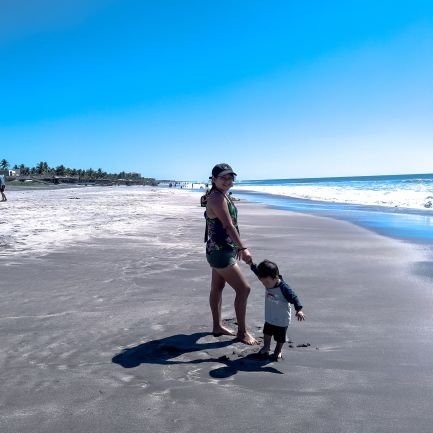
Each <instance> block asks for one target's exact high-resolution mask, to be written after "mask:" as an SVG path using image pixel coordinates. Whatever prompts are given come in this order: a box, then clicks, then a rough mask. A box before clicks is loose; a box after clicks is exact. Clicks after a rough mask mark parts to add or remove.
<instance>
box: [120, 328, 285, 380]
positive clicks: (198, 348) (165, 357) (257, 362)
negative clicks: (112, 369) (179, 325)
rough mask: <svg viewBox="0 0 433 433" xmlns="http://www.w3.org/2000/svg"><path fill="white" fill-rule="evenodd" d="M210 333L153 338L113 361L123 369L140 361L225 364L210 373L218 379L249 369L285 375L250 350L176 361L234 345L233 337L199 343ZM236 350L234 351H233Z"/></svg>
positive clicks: (124, 351)
mask: <svg viewBox="0 0 433 433" xmlns="http://www.w3.org/2000/svg"><path fill="white" fill-rule="evenodd" d="M209 335H211V334H209V333H208V332H197V333H194V334H190V335H187V334H177V335H173V336H171V337H166V338H161V339H160V340H152V341H149V342H146V343H143V344H140V345H138V346H135V347H131V348H128V349H124V350H123V351H122V352H121V353H119V354H118V355H116V356H114V357H113V359H112V362H114V363H115V364H119V365H121V366H122V367H124V368H134V367H138V366H139V365H140V364H161V365H173V364H202V363H216V362H217V363H220V364H224V365H225V366H224V367H220V368H217V369H214V370H211V371H210V372H209V375H210V376H212V377H214V378H216V379H223V378H227V377H230V376H233V375H234V374H236V373H238V372H239V371H246V372H268V373H277V374H283V373H282V372H281V371H279V370H277V369H275V368H273V367H266V365H267V364H269V362H270V360H269V359H260V358H259V357H258V356H257V355H256V354H255V353H249V354H247V355H245V356H242V354H237V355H236V357H237V359H231V358H230V357H229V356H227V355H224V356H220V357H218V358H212V357H209V358H206V359H203V358H199V359H191V360H189V361H181V360H176V359H175V358H177V357H178V356H180V355H184V354H186V353H191V352H205V353H208V352H207V351H208V350H210V349H217V348H221V347H227V346H230V345H232V344H233V342H235V341H237V340H236V339H234V340H224V341H215V342H210V343H199V342H198V340H199V339H200V338H202V337H206V336H209ZM233 353H235V352H233Z"/></svg>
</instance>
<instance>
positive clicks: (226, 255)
mask: <svg viewBox="0 0 433 433" xmlns="http://www.w3.org/2000/svg"><path fill="white" fill-rule="evenodd" d="M235 176H236V173H235V172H234V171H233V170H232V168H231V167H230V166H229V165H228V164H217V165H216V166H215V167H214V168H213V169H212V188H211V190H210V191H209V193H208V196H207V204H206V212H205V218H206V235H205V241H206V258H207V261H208V262H209V264H210V266H211V268H212V282H211V291H210V297H209V303H210V308H211V311H212V318H213V334H214V335H215V336H220V335H235V334H234V332H233V331H231V330H230V329H228V328H226V327H225V326H223V324H222V320H221V303H222V291H223V289H224V286H225V284H226V282H227V283H228V284H229V285H230V286H232V287H233V289H234V290H235V292H236V297H235V312H236V318H237V322H238V333H237V337H238V338H239V340H240V341H242V342H243V343H245V344H250V345H252V344H257V341H256V340H255V338H254V337H253V336H252V335H251V334H250V333H249V332H248V331H247V328H246V323H245V315H246V309H247V299H248V295H249V293H250V290H251V289H250V286H249V284H248V282H247V280H246V279H245V277H244V276H243V274H242V272H241V270H240V268H239V265H238V264H237V263H236V259H240V260H243V261H244V262H245V263H248V264H249V263H251V262H252V257H251V254H250V252H249V251H248V248H247V247H246V246H245V244H244V243H243V242H242V240H241V238H240V235H239V229H238V226H237V210H236V206H235V205H234V203H233V202H232V200H231V199H230V197H229V196H228V194H227V192H228V190H229V189H230V188H231V187H232V186H233V181H234V180H235Z"/></svg>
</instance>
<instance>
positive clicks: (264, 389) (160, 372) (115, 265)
mask: <svg viewBox="0 0 433 433" xmlns="http://www.w3.org/2000/svg"><path fill="white" fill-rule="evenodd" d="M172 199H173V200H181V201H182V200H183V202H182V204H183V205H185V202H184V201H185V200H190V197H189V196H179V197H177V196H176V195H173V198H172ZM197 201H198V200H197ZM239 210H240V226H241V233H242V237H243V238H244V239H245V240H246V243H247V245H248V246H249V247H250V249H251V252H252V254H253V256H254V258H255V260H256V261H260V260H262V259H264V258H268V259H271V260H275V261H276V262H277V263H278V264H279V265H280V268H281V271H282V273H283V275H284V276H285V278H286V280H288V281H289V282H290V283H291V285H292V286H293V287H294V288H295V290H296V291H297V293H298V294H299V296H300V297H301V300H302V302H303V304H304V306H305V310H304V311H305V313H306V314H307V321H306V322H303V323H298V322H296V323H295V322H293V323H292V326H291V327H290V328H289V337H290V339H291V341H292V342H293V343H292V346H293V347H292V348H290V347H288V346H286V347H285V349H284V356H285V359H284V361H282V362H279V363H270V362H268V361H260V360H257V359H254V358H253V357H252V356H251V354H252V353H254V352H255V351H257V350H258V347H257V346H256V347H248V346H245V345H243V344H241V343H239V342H236V341H234V340H233V339H231V338H229V337H222V338H214V337H213V336H211V335H210V334H209V333H208V332H209V330H210V312H209V307H208V292H209V274H210V271H209V267H208V265H207V263H206V261H205V258H204V246H203V243H202V237H203V229H204V227H203V217H202V209H201V208H199V207H197V206H196V205H195V203H193V204H191V213H190V216H189V217H185V216H182V217H181V218H179V219H173V218H167V219H166V220H165V221H163V222H161V223H160V224H159V226H153V227H152V232H149V233H145V234H143V235H142V236H139V237H136V238H135V237H123V238H113V239H99V240H94V241H89V242H86V243H82V244H77V245H75V246H74V247H70V248H67V249H64V250H62V251H57V252H55V253H52V254H49V255H46V256H43V257H30V256H27V257H13V258H8V257H0V269H1V281H0V294H1V299H2V302H1V306H0V314H1V316H0V325H1V326H0V338H1V340H0V341H1V347H2V351H1V355H0V363H1V364H0V365H1V373H0V374H1V377H0V382H1V391H0V432H2V433H12V432H14V433H38V432H44V433H60V432H62V433H64V432H67V433H69V432H80V433H81V432H95V433H99V432H101V433H111V432H127V433H129V432H131V433H132V432H137V433H138V432H141V433H142V432H152V433H159V432H210V433H217V432H218V433H220V432H221V433H223V432H224V433H229V432H269V433H273V432H275V433H276V432H291V433H296V432H303V433H305V432H323V433H324V432H329V433H338V432H341V433H350V432H354V433H355V432H356V433H362V432H366V433H367V432H368V433H372V432H378V433H387V432H390V433H391V432H392V433H399V432H401V433H408V432H414V433H430V432H431V429H432V425H433V413H432V411H431V399H432V395H433V361H432V360H433V346H432V336H433V330H432V316H431V312H432V307H433V297H432V291H431V280H429V279H428V278H427V277H426V276H424V277H423V276H422V275H417V274H415V273H414V272H413V269H415V268H416V267H417V266H418V263H421V265H422V266H424V265H423V261H424V260H425V259H424V257H423V255H422V253H421V252H420V251H418V250H417V249H416V248H415V247H413V246H411V245H405V244H402V243H399V242H397V241H393V240H390V239H387V238H383V237H380V236H378V235H375V234H373V233H370V232H368V231H366V230H363V229H360V228H358V227H355V226H353V225H351V224H348V223H345V222H340V221H335V220H331V219H326V218H318V217H313V216H307V215H301V214H295V213H289V212H284V211H278V210H270V209H266V208H264V207H260V206H257V205H253V204H249V203H244V202H241V203H240V204H239ZM241 266H242V269H244V270H245V273H246V274H247V276H248V279H249V280H250V281H251V284H252V294H251V297H250V301H249V307H248V323H249V325H250V328H251V330H252V332H253V333H254V334H255V335H256V336H257V337H260V332H261V326H262V323H263V302H264V297H263V288H262V286H261V284H260V283H259V282H258V281H257V280H255V277H254V276H253V274H252V273H251V272H250V271H249V269H248V267H247V266H246V265H244V264H242V265H241ZM233 299H234V295H233V291H232V290H231V289H230V288H229V287H227V288H226V289H225V292H224V306H223V316H224V317H225V318H226V319H227V323H228V324H229V325H233V321H234V320H233V317H234V312H233V305H232V303H233ZM308 344H309V346H308ZM298 346H307V347H298Z"/></svg>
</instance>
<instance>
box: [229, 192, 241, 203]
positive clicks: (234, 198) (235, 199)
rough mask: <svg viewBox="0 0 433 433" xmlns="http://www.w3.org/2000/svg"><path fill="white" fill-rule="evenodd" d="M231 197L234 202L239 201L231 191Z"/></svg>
mask: <svg viewBox="0 0 433 433" xmlns="http://www.w3.org/2000/svg"><path fill="white" fill-rule="evenodd" d="M229 196H230V198H231V199H232V200H233V201H239V199H238V198H236V197H234V196H233V193H232V192H231V191H230V192H229Z"/></svg>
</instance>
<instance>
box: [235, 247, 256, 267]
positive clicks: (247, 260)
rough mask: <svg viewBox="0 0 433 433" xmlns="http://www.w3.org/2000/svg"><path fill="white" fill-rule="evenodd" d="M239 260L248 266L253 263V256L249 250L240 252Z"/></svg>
mask: <svg viewBox="0 0 433 433" xmlns="http://www.w3.org/2000/svg"><path fill="white" fill-rule="evenodd" d="M237 258H238V260H243V261H244V262H245V263H246V264H247V265H250V264H251V263H252V262H253V256H252V255H251V254H250V252H249V250H248V248H245V249H244V250H240V251H238V254H237Z"/></svg>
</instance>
